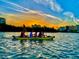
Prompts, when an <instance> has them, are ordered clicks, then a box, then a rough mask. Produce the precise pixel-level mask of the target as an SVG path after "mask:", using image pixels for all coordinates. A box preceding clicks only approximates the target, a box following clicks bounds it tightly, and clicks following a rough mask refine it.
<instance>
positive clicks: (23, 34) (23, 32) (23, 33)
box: [20, 24, 26, 38]
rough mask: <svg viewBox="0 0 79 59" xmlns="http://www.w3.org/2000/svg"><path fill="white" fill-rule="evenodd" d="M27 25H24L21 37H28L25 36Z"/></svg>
mask: <svg viewBox="0 0 79 59" xmlns="http://www.w3.org/2000/svg"><path fill="white" fill-rule="evenodd" d="M25 30H26V29H25V25H24V24H23V31H21V35H20V37H23V38H24V37H26V35H25Z"/></svg>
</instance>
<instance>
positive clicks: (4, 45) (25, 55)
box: [0, 32, 79, 59]
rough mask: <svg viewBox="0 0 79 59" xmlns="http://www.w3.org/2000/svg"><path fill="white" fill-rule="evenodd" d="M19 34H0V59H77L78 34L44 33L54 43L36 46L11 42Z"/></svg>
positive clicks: (78, 55) (45, 42) (78, 51)
mask: <svg viewBox="0 0 79 59" xmlns="http://www.w3.org/2000/svg"><path fill="white" fill-rule="evenodd" d="M19 34H20V33H8V32H5V33H4V32H0V59H79V33H53V34H52V33H46V34H47V35H51V36H53V35H54V36H55V39H54V41H44V42H43V43H42V44H37V45H36V44H30V43H29V41H28V42H25V43H24V44H23V45H22V44H21V43H20V42H19V41H12V40H11V39H12V35H19Z"/></svg>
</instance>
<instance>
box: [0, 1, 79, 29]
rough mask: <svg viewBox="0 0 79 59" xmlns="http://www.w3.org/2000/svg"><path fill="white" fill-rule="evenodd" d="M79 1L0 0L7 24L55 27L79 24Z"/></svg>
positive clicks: (0, 14)
mask: <svg viewBox="0 0 79 59" xmlns="http://www.w3.org/2000/svg"><path fill="white" fill-rule="evenodd" d="M78 6H79V0H0V17H4V18H6V22H7V24H11V25H16V26H22V25H23V24H25V25H26V26H31V25H32V24H39V25H42V26H44V25H45V26H48V27H55V28H58V27H60V26H65V25H77V24H79V12H78V11H79V7H78Z"/></svg>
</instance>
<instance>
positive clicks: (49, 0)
mask: <svg viewBox="0 0 79 59" xmlns="http://www.w3.org/2000/svg"><path fill="white" fill-rule="evenodd" d="M33 1H35V2H36V3H39V4H43V5H45V6H47V5H48V6H50V8H51V10H53V11H55V12H62V11H63V8H62V7H61V6H60V5H59V4H58V3H57V2H56V0H33Z"/></svg>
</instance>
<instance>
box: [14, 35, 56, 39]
mask: <svg viewBox="0 0 79 59" xmlns="http://www.w3.org/2000/svg"><path fill="white" fill-rule="evenodd" d="M54 38H55V36H52V37H41V38H40V37H33V38H29V37H25V38H22V37H19V36H13V39H14V40H53V39H54Z"/></svg>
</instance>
